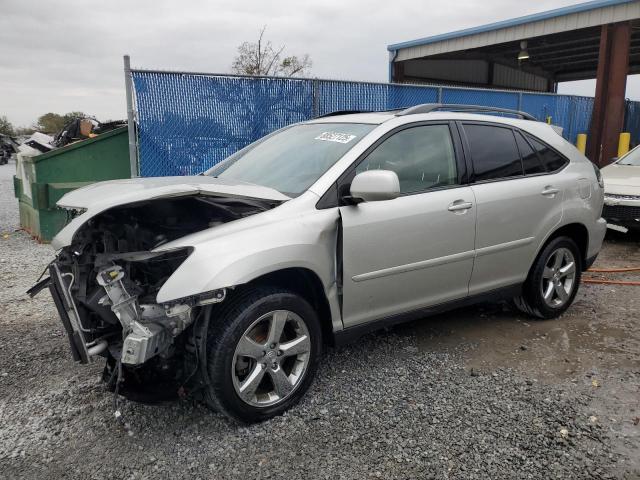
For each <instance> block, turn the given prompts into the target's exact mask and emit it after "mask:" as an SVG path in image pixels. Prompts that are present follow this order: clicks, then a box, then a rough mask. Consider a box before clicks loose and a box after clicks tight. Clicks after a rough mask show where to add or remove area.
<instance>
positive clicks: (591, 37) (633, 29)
mask: <svg viewBox="0 0 640 480" xmlns="http://www.w3.org/2000/svg"><path fill="white" fill-rule="evenodd" d="M387 48H388V50H389V53H390V63H389V77H390V80H391V81H393V82H398V83H435V84H448V85H463V86H474V87H485V88H500V89H518V90H529V91H537V92H555V91H556V90H557V85H558V83H559V82H567V81H574V80H584V79H592V78H597V85H596V99H595V105H594V109H593V115H592V121H591V129H590V135H589V143H588V156H589V158H590V159H591V160H593V161H594V162H596V163H598V164H599V165H606V164H607V163H609V162H610V161H611V159H612V158H613V157H614V156H615V155H616V152H617V145H618V136H619V134H620V132H621V131H622V128H623V124H624V113H625V89H626V78H627V75H628V74H634V73H640V0H596V1H591V2H586V3H581V4H577V5H572V6H569V7H564V8H560V9H556V10H551V11H547V12H542V13H537V14H533V15H528V16H524V17H519V18H514V19H511V20H505V21H501V22H497V23H492V24H489V25H484V26H480V27H475V28H469V29H465V30H460V31H456V32H451V33H445V34H442V35H436V36H432V37H427V38H422V39H418V40H412V41H408V42H403V43H397V44H393V45H389V46H388V47H387Z"/></svg>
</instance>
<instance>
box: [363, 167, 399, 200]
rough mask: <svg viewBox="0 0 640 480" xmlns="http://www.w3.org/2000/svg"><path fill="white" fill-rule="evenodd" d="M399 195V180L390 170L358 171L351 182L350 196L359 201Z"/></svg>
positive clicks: (390, 198)
mask: <svg viewBox="0 0 640 480" xmlns="http://www.w3.org/2000/svg"><path fill="white" fill-rule="evenodd" d="M399 196H400V181H399V180H398V175H396V172H392V171H391V170H369V171H366V172H362V173H359V174H358V175H356V176H355V178H354V179H353V181H352V182H351V198H352V199H353V200H355V201H361V202H378V201H381V200H393V199H394V198H398V197H399Z"/></svg>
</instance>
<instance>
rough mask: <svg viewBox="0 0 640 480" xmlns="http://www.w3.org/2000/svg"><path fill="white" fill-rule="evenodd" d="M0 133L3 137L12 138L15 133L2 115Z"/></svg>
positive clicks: (0, 117)
mask: <svg viewBox="0 0 640 480" xmlns="http://www.w3.org/2000/svg"><path fill="white" fill-rule="evenodd" d="M0 133H2V134H4V135H9V136H13V135H15V133H16V132H15V129H14V128H13V125H12V124H11V122H10V121H9V119H8V118H7V117H6V116H4V115H1V116H0Z"/></svg>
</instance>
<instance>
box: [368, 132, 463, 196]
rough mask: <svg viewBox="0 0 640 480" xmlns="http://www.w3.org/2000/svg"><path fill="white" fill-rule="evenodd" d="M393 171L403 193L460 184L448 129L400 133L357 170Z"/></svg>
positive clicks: (377, 149) (380, 147)
mask: <svg viewBox="0 0 640 480" xmlns="http://www.w3.org/2000/svg"><path fill="white" fill-rule="evenodd" d="M367 170H391V171H393V172H395V173H396V174H397V175H398V179H399V180H400V192H401V193H416V192H422V191H424V190H428V189H430V188H437V187H444V186H447V185H455V184H456V183H457V178H458V174H457V168H456V156H455V151H454V148H453V142H452V140H451V133H450V131H449V126H448V125H423V126H418V127H411V128H407V129H404V130H401V131H399V132H398V133H396V134H394V135H393V136H391V137H389V138H388V139H386V140H385V141H384V142H383V143H382V144H380V145H379V146H378V147H377V148H376V149H375V150H374V151H373V152H371V153H370V154H369V155H368V156H367V157H366V158H365V159H364V160H363V161H362V162H361V163H360V164H359V165H358V166H357V167H356V174H357V173H361V172H365V171H367Z"/></svg>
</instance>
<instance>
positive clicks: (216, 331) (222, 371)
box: [205, 287, 322, 423]
mask: <svg viewBox="0 0 640 480" xmlns="http://www.w3.org/2000/svg"><path fill="white" fill-rule="evenodd" d="M273 311H289V312H293V313H294V314H295V315H296V316H297V317H296V318H299V319H301V320H302V321H303V322H304V325H305V326H306V329H307V332H308V337H309V353H308V362H307V364H306V368H305V370H304V373H303V374H302V376H301V378H300V379H299V380H298V382H297V383H296V385H295V388H294V390H293V391H292V392H291V393H290V394H288V395H287V396H285V397H284V398H283V399H282V400H281V401H278V402H277V403H275V404H272V405H266V406H256V405H252V404H249V403H247V402H246V401H244V400H243V399H242V398H240V396H239V394H238V393H237V390H236V387H235V386H234V373H233V371H234V357H235V356H236V347H237V346H238V345H239V342H240V340H241V339H242V338H243V336H244V335H245V333H246V331H247V329H248V328H250V327H251V326H252V325H253V324H254V322H256V320H258V319H260V318H261V317H262V316H264V315H267V314H269V312H273ZM321 345H322V339H321V329H320V323H319V320H318V316H317V314H316V312H315V311H314V309H313V308H312V307H311V306H310V305H309V303H308V302H307V301H306V300H305V299H304V298H302V297H300V296H299V295H297V294H295V293H293V292H291V291H288V290H284V289H281V288H272V287H252V288H245V289H242V290H238V291H235V292H233V293H232V295H231V296H230V297H229V298H228V299H227V300H226V301H225V302H224V303H222V304H220V305H219V306H217V307H216V308H214V309H212V310H211V318H210V320H209V329H208V332H207V345H206V348H207V373H208V377H209V385H208V387H207V388H206V392H205V402H206V404H207V405H208V406H209V407H210V408H211V409H212V410H215V411H217V412H220V413H223V414H224V415H226V416H227V417H229V418H231V419H233V420H236V421H239V422H242V423H254V422H260V421H263V420H267V419H269V418H272V417H274V416H277V415H281V414H282V413H284V412H285V411H286V410H288V409H289V408H291V407H292V406H293V405H295V404H296V403H297V402H298V401H300V399H301V398H302V397H303V395H304V394H305V392H306V391H307V389H308V388H309V386H310V385H311V383H312V381H313V377H314V375H315V372H316V370H317V367H318V361H319V357H320V352H321Z"/></svg>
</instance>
